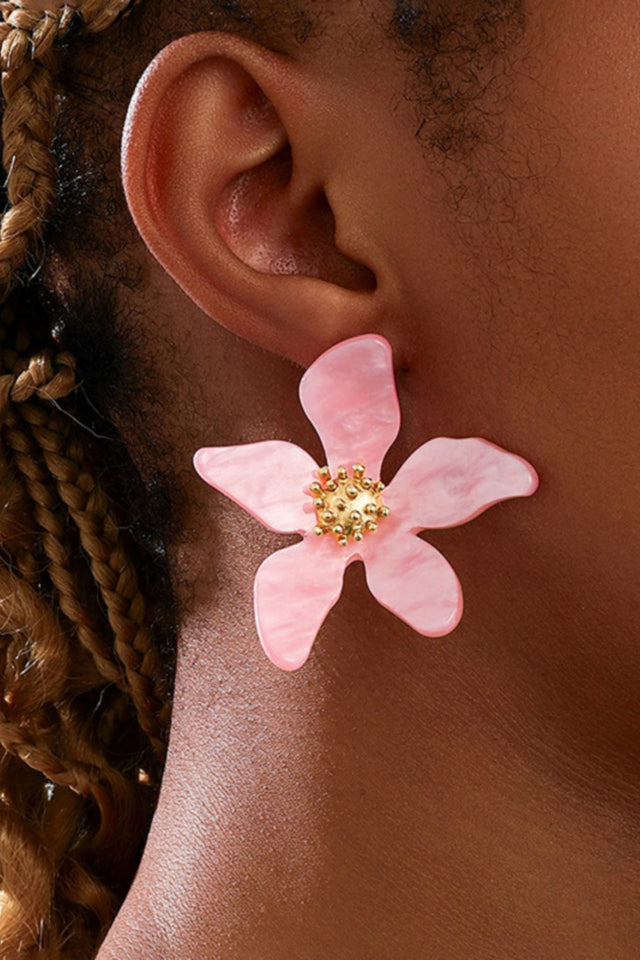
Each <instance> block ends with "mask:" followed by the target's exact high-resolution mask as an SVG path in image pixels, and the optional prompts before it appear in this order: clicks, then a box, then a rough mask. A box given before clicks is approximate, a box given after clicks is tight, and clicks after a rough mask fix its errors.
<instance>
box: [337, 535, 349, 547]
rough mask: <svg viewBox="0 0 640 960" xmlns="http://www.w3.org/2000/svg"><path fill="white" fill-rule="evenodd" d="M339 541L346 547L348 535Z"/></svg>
mask: <svg viewBox="0 0 640 960" xmlns="http://www.w3.org/2000/svg"><path fill="white" fill-rule="evenodd" d="M338 543H339V544H340V546H341V547H346V545H347V538H346V537H340V539H339V540H338Z"/></svg>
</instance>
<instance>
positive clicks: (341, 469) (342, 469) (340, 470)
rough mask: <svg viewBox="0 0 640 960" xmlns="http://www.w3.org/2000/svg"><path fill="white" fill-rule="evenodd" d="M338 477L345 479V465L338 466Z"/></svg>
mask: <svg viewBox="0 0 640 960" xmlns="http://www.w3.org/2000/svg"><path fill="white" fill-rule="evenodd" d="M338 478H339V479H340V480H346V479H347V468H346V467H338Z"/></svg>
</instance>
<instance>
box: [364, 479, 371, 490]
mask: <svg viewBox="0 0 640 960" xmlns="http://www.w3.org/2000/svg"><path fill="white" fill-rule="evenodd" d="M362 486H363V487H364V488H365V490H370V489H371V487H372V486H373V480H372V479H371V477H364V478H363V480H362Z"/></svg>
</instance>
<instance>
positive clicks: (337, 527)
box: [333, 523, 344, 534]
mask: <svg viewBox="0 0 640 960" xmlns="http://www.w3.org/2000/svg"><path fill="white" fill-rule="evenodd" d="M333 532H334V533H337V534H340V533H344V527H343V526H342V524H341V523H336V525H335V527H334V528H333Z"/></svg>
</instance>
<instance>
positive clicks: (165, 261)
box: [122, 33, 379, 363]
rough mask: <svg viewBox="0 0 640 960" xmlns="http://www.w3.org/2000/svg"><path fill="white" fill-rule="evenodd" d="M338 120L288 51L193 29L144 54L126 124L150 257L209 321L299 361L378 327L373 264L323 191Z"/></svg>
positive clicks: (130, 179)
mask: <svg viewBox="0 0 640 960" xmlns="http://www.w3.org/2000/svg"><path fill="white" fill-rule="evenodd" d="M335 118H336V114H335V111H332V109H331V107H330V105H329V106H327V105H323V101H322V97H321V96H318V91H316V90H314V89H313V83H310V82H309V77H308V76H304V75H303V73H302V72H301V68H300V67H298V66H296V65H295V64H293V63H292V62H291V61H290V60H289V59H287V58H285V57H283V56H281V55H279V54H275V53H272V52H270V51H268V50H265V49H263V48H262V47H259V46H257V45H255V44H252V43H250V42H248V41H245V40H244V39H241V38H239V37H234V36H229V35H227V34H220V33H200V34H194V35H192V36H187V37H183V38H182V39H180V40H177V41H176V42H175V43H172V44H171V45H170V46H168V47H167V48H165V49H164V50H163V51H162V52H161V53H160V54H159V55H158V56H157V57H156V59H155V60H154V61H153V62H152V64H151V65H150V66H149V68H148V69H147V71H146V73H145V74H144V76H143V77H142V79H141V80H140V82H139V84H138V86H137V89H136V92H135V94H134V97H133V99H132V102H131V105H130V107H129V112H128V116H127V122H126V126H125V131H124V139H123V153H122V165H123V179H124V187H125V192H126V196H127V201H128V204H129V208H130V210H131V214H132V216H133V219H134V221H135V223H136V225H137V227H138V230H139V232H140V234H141V236H142V238H143V240H144V242H145V244H146V245H147V247H148V248H149V250H150V251H151V253H152V254H153V255H154V256H155V257H156V258H157V260H158V261H159V262H160V263H161V264H162V266H163V267H164V268H165V269H166V270H167V272H168V273H169V274H170V275H171V276H172V277H173V279H174V280H175V281H176V282H177V283H178V284H179V285H180V287H182V289H183V290H184V291H185V293H186V294H187V295H188V296H189V297H190V298H191V299H192V300H193V301H194V302H195V303H196V304H197V305H198V306H199V307H200V308H201V309H202V310H204V311H205V312H206V313H207V314H209V315H210V316H211V317H212V318H213V319H214V320H216V321H217V322H219V323H221V324H222V325H223V326H225V327H227V328H229V329H231V330H233V331H234V332H235V333H237V334H239V335H240V336H241V337H245V338H246V339H248V340H251V341H252V342H254V343H256V344H258V345H260V346H262V347H265V348H267V349H269V350H273V351H275V352H277V353H280V354H283V355H285V356H289V357H290V358H291V359H293V360H296V361H298V362H302V363H308V362H309V361H310V360H311V359H313V358H314V357H315V356H317V355H318V353H320V352H321V351H322V350H323V349H325V348H326V347H327V346H329V345H330V344H332V343H335V342H336V341H338V340H341V339H344V338H346V337H350V336H355V335H357V334H359V333H362V332H365V331H368V330H372V329H375V328H376V327H377V326H379V324H378V323H377V317H376V311H377V298H376V297H375V289H376V273H375V265H374V264H373V263H365V262H362V260H364V259H365V258H364V257H358V253H357V252H354V251H347V250H345V249H340V240H339V238H340V232H341V231H340V228H341V224H340V211H337V212H336V211H334V210H332V209H331V206H330V203H329V201H328V199H327V194H328V193H329V195H330V192H329V191H328V190H327V182H328V181H330V179H331V175H332V170H331V163H332V160H331V150H330V149H329V144H330V142H331V140H330V139H329V137H330V136H331V131H329V132H328V131H327V129H326V126H327V125H331V124H332V123H336V119H335ZM337 132H338V131H336V133H337ZM345 215H346V216H347V218H348V211H346V212H345Z"/></svg>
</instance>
